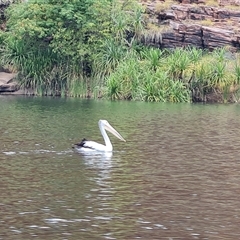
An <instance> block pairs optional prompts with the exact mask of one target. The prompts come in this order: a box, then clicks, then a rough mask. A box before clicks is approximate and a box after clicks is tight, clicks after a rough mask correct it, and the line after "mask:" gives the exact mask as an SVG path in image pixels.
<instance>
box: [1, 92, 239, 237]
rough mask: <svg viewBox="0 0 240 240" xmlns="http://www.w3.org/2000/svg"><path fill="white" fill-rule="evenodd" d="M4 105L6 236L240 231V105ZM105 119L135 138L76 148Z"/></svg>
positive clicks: (23, 100)
mask: <svg viewBox="0 0 240 240" xmlns="http://www.w3.org/2000/svg"><path fill="white" fill-rule="evenodd" d="M0 104H1V105H0V106H1V107H0V123H1V125H0V143H1V145H0V176H1V183H0V239H18V240H21V239H46V240H48V239H49V240H50V239H51V240H52V239H55V240H58V239H69V240H79V239H96V240H98V239H164V240H165V239H166V240H170V239H174V240H175V239H184V240H185V239H234V240H235V239H239V238H240V229H239V226H240V201H239V196H238V194H239V192H240V175H239V172H240V144H239V142H240V128H239V118H240V106H239V105H194V104H192V105H191V104H152V103H141V102H108V101H102V100H101V101H92V100H80V99H70V98H68V99H63V98H32V97H23V96H18V97H17V96H0ZM99 119H107V120H108V121H109V122H110V123H111V124H112V125H113V126H114V127H115V128H116V129H117V130H118V131H119V132H120V134H121V135H122V136H123V137H124V138H125V139H126V140H127V142H126V143H125V142H121V141H119V140H118V139H116V138H115V137H114V136H113V137H112V136H110V137H111V140H112V143H113V146H114V152H113V153H112V154H95V155H89V154H88V155H81V154H80V153H77V152H75V151H74V150H73V149H72V143H75V142H78V141H79V140H81V139H82V138H83V137H86V138H89V139H91V140H95V141H98V142H102V137H101V135H100V132H99V129H98V125H97V122H98V120H99Z"/></svg>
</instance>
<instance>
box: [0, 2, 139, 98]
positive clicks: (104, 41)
mask: <svg viewBox="0 0 240 240" xmlns="http://www.w3.org/2000/svg"><path fill="white" fill-rule="evenodd" d="M133 9H134V10H133ZM141 12H142V10H141V9H140V7H139V6H138V5H137V1H135V0H124V1H118V0H74V1H73V0H64V1H56V0H29V1H28V2H26V3H21V4H12V5H11V6H10V7H9V8H8V11H7V17H8V21H7V29H8V31H7V32H6V33H4V36H5V37H4V38H3V39H4V40H2V38H1V36H0V41H3V42H4V47H2V49H1V54H2V59H1V62H2V64H4V65H8V67H9V68H11V69H13V70H15V71H19V72H20V76H21V83H22V86H24V87H32V88H34V89H36V90H37V91H36V92H41V94H47V93H48V92H49V91H50V90H49V89H51V88H52V91H50V92H52V94H59V93H60V94H66V91H69V94H70V95H74V96H82V95H83V94H82V88H83V86H85V87H86V89H85V92H86V91H89V90H88V89H89V88H96V86H95V87H93V86H92V83H93V82H95V83H97V84H99V85H100V86H99V87H100V88H101V85H102V81H101V79H103V77H104V76H106V75H109V73H110V72H111V71H113V70H114V69H115V67H116V66H117V64H118V62H119V61H120V60H121V59H122V58H123V57H124V56H125V53H126V50H127V48H129V47H130V43H131V44H133V42H134V41H135V40H134V39H135V38H137V36H138V34H139V31H140V29H141V23H142V20H141ZM135 30H136V32H134V31H135ZM129 36H130V37H129ZM89 77H90V78H92V79H93V78H96V77H97V78H98V79H99V80H98V81H95V80H92V81H85V80H84V79H89ZM71 78H72V83H71V84H70V83H69V81H71V80H70V79H71ZM76 78H79V79H78V81H77V80H76ZM81 81H82V82H81ZM80 82H81V83H80ZM84 82H85V83H86V84H85V83H84ZM80 86H81V87H80ZM68 88H69V89H68ZM38 89H40V90H38ZM76 89H79V91H80V92H79V93H77V90H76ZM91 91H93V89H90V92H91Z"/></svg>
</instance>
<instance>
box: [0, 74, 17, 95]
mask: <svg viewBox="0 0 240 240" xmlns="http://www.w3.org/2000/svg"><path fill="white" fill-rule="evenodd" d="M16 75H17V74H15V73H6V72H0V93H3V92H15V91H17V90H19V85H18V83H17V82H16V81H14V78H15V77H16Z"/></svg>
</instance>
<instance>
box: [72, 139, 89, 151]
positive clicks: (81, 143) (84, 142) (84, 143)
mask: <svg viewBox="0 0 240 240" xmlns="http://www.w3.org/2000/svg"><path fill="white" fill-rule="evenodd" d="M87 141H88V140H87V139H86V138H83V139H82V141H81V142H79V143H75V144H74V147H73V148H82V147H83V148H89V149H93V148H92V147H89V146H87V145H86V142H87Z"/></svg>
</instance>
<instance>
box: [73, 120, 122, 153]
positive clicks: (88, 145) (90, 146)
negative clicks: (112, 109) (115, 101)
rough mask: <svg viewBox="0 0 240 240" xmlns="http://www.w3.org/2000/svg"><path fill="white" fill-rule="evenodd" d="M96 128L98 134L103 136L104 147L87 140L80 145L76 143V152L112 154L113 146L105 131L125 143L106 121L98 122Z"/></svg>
mask: <svg viewBox="0 0 240 240" xmlns="http://www.w3.org/2000/svg"><path fill="white" fill-rule="evenodd" d="M98 126H99V129H100V132H101V134H102V136H103V139H104V142H105V145H103V144H100V143H97V142H94V141H88V140H87V139H85V138H84V139H83V140H82V141H81V142H80V143H76V144H75V146H76V149H78V150H94V151H102V152H112V150H113V146H112V143H111V141H110V139H109V137H108V135H107V133H106V130H107V131H109V132H111V133H112V134H113V135H114V136H116V137H117V138H118V139H120V140H122V141H124V142H126V140H125V139H124V138H123V137H122V136H121V135H120V134H119V133H118V132H117V130H115V129H114V128H113V127H112V126H111V125H110V124H109V122H108V121H107V120H99V121H98Z"/></svg>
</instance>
